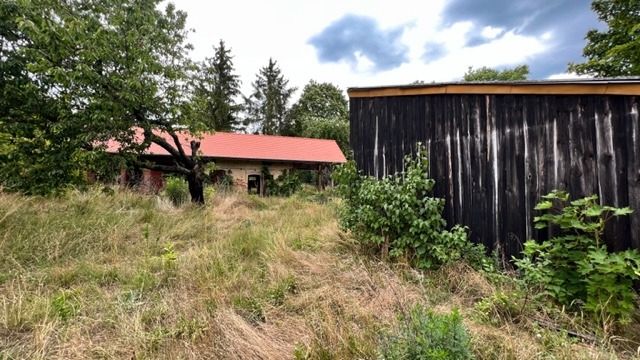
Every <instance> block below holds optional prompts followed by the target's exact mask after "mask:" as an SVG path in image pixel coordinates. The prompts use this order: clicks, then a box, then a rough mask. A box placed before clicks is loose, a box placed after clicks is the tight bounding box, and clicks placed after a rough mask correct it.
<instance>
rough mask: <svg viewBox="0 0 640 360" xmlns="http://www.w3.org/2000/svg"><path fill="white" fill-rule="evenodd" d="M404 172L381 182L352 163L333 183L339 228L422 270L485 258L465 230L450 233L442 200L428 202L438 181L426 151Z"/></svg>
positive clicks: (407, 160) (458, 228)
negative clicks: (472, 255) (431, 174)
mask: <svg viewBox="0 0 640 360" xmlns="http://www.w3.org/2000/svg"><path fill="white" fill-rule="evenodd" d="M404 168H405V169H406V170H405V171H404V172H403V173H400V174H397V175H393V176H388V177H385V178H383V179H381V180H378V179H376V178H373V177H370V176H362V175H361V174H359V173H358V171H357V170H356V166H355V164H354V163H353V162H348V163H347V164H345V165H342V166H340V167H338V168H337V169H336V171H334V180H335V181H336V182H337V192H338V194H339V195H341V196H342V198H343V199H344V201H343V206H342V207H341V209H340V212H339V215H340V223H341V226H342V227H343V228H344V229H346V230H349V231H351V232H352V234H353V235H354V236H355V237H356V238H357V239H358V240H360V241H361V242H362V243H363V244H365V245H367V246H374V248H376V249H378V250H380V251H381V252H382V254H383V256H386V255H387V254H389V255H390V256H392V257H400V256H405V257H407V258H408V259H409V260H410V261H411V262H412V263H414V264H415V265H417V266H418V267H420V268H433V267H437V266H440V265H442V264H446V263H449V262H452V261H455V260H458V259H460V258H462V257H465V256H466V255H467V254H469V253H475V254H478V253H483V252H484V250H483V248H482V245H472V244H471V243H470V242H469V241H468V239H467V233H466V229H465V228H464V227H461V226H457V225H456V226H454V227H453V228H452V229H451V230H446V228H445V227H446V221H445V220H444V219H443V218H442V215H441V213H442V210H443V207H444V200H443V199H440V198H435V197H431V196H430V195H431V192H432V189H433V186H434V185H435V181H434V180H432V179H429V178H428V171H429V164H428V158H427V154H426V150H425V149H424V147H422V146H419V149H418V152H417V154H416V155H415V156H414V157H412V156H407V157H406V158H405V166H404ZM476 257H477V256H476Z"/></svg>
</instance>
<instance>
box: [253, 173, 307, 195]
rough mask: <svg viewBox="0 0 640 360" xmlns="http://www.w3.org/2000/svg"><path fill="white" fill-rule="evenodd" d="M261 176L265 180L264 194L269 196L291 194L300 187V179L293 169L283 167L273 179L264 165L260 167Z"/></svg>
mask: <svg viewBox="0 0 640 360" xmlns="http://www.w3.org/2000/svg"><path fill="white" fill-rule="evenodd" d="M262 176H263V177H264V180H265V190H266V194H267V195H270V196H291V195H293V194H294V193H296V192H297V191H299V190H300V189H302V181H300V178H299V177H298V174H297V173H296V172H295V171H287V170H286V169H285V170H283V171H282V174H281V175H280V176H278V178H276V179H274V178H273V175H271V173H270V172H269V169H268V168H267V167H266V166H265V167H264V168H263V169H262Z"/></svg>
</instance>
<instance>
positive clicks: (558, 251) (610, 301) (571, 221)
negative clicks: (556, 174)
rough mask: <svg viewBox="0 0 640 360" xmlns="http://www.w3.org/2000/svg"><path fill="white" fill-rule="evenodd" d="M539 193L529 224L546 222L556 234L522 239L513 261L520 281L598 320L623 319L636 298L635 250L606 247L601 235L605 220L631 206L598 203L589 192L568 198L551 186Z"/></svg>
mask: <svg viewBox="0 0 640 360" xmlns="http://www.w3.org/2000/svg"><path fill="white" fill-rule="evenodd" d="M542 198H543V200H542V201H541V202H540V203H538V205H537V206H536V207H535V209H536V210H540V211H543V212H544V214H543V215H541V216H537V217H535V218H534V223H535V227H536V228H537V229H544V228H548V227H551V228H552V231H556V232H557V235H555V236H553V237H552V238H550V239H549V240H546V241H543V242H541V243H538V242H535V241H534V240H529V241H527V242H526V243H525V244H524V250H523V257H522V259H519V260H515V261H514V262H515V264H516V265H517V266H518V268H519V269H520V270H521V271H522V273H523V275H524V278H525V280H526V281H527V282H528V283H530V284H534V285H537V286H540V287H541V288H542V289H543V290H544V291H545V293H546V294H548V295H550V296H551V297H552V298H553V299H555V300H556V301H558V302H559V303H560V304H562V305H567V306H569V307H573V308H582V309H584V310H586V311H588V312H590V313H592V314H594V315H596V317H597V319H599V320H600V321H602V324H603V325H607V324H611V323H612V322H619V323H623V324H624V323H626V322H628V321H629V320H630V319H631V316H632V315H633V312H634V310H635V308H636V303H637V294H636V292H635V290H634V288H633V281H634V280H637V279H638V278H640V253H639V252H638V251H637V250H627V251H622V252H609V251H608V250H607V247H606V244H604V242H603V234H604V230H605V226H606V224H607V222H608V221H609V220H611V219H612V218H614V217H617V216H625V215H628V214H630V213H631V212H632V210H631V209H630V208H628V207H625V208H616V207H612V206H602V205H600V204H599V201H598V197H597V196H595V195H593V196H588V197H585V198H582V199H578V200H574V201H570V200H569V194H568V193H566V192H564V191H553V192H551V193H549V194H548V195H545V196H543V197H542Z"/></svg>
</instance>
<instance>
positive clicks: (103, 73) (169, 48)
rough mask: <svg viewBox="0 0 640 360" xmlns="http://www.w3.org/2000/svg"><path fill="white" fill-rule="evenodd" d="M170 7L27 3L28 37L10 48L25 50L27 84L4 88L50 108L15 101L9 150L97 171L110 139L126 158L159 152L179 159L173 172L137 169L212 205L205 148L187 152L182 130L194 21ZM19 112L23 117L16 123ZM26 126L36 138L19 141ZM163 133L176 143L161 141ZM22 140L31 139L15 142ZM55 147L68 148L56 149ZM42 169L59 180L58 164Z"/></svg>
mask: <svg viewBox="0 0 640 360" xmlns="http://www.w3.org/2000/svg"><path fill="white" fill-rule="evenodd" d="M160 2H161V1H160V0H76V1H58V0H40V1H37V2H35V1H34V2H28V1H21V2H17V4H19V5H18V6H19V11H17V12H16V15H15V23H16V24H17V25H18V30H19V37H18V38H16V37H15V36H14V37H13V38H3V39H2V41H3V44H2V46H3V49H4V48H5V46H8V47H10V48H12V49H15V50H14V51H15V55H14V58H16V59H21V61H24V62H25V66H24V67H23V68H22V70H21V71H22V72H23V75H21V76H18V77H9V78H8V79H6V78H3V80H8V81H9V82H10V83H11V85H9V89H11V87H13V88H25V89H29V91H33V92H34V93H36V94H38V95H39V96H41V97H42V98H44V100H45V102H43V103H42V104H41V106H42V108H41V109H37V107H36V106H25V104H22V103H20V102H19V101H15V100H13V99H12V100H10V103H8V104H6V105H7V106H8V109H5V110H3V111H4V112H3V114H5V115H3V117H2V127H3V130H1V131H0V132H5V133H6V130H5V129H8V131H9V132H10V134H11V135H10V141H12V142H13V143H12V144H10V145H9V147H10V148H12V149H13V150H14V151H16V152H18V155H16V156H17V157H19V158H37V157H38V156H40V155H41V154H48V155H47V156H52V157H55V156H56V155H55V154H52V152H53V151H56V149H57V148H64V149H65V150H67V151H65V152H64V155H63V156H64V159H63V161H61V162H62V163H66V160H68V159H73V158H74V157H75V155H76V154H82V153H83V151H82V150H85V152H86V153H87V156H85V160H83V161H80V162H79V163H87V162H90V161H91V159H92V158H93V156H94V155H96V154H101V153H104V152H101V150H102V147H100V146H96V144H101V143H105V142H106V141H107V140H109V139H115V140H117V141H119V142H120V144H121V151H122V152H123V153H124V154H133V155H136V154H141V153H142V152H143V151H144V150H145V149H146V148H148V147H149V146H150V144H151V143H155V144H157V145H158V146H160V147H162V148H163V149H165V150H166V151H167V152H168V153H169V154H171V156H172V157H173V164H172V165H161V164H154V163H149V162H144V163H142V162H140V161H139V160H136V159H139V158H138V157H136V156H133V157H131V158H130V159H134V160H132V161H136V162H137V164H138V165H139V166H143V167H147V168H150V169H158V170H162V171H169V172H175V173H178V174H182V175H183V176H184V177H185V178H186V179H187V180H188V182H189V189H190V192H191V196H192V200H193V201H195V202H203V201H204V196H203V191H202V190H203V189H202V183H203V180H204V164H203V162H202V159H201V158H200V156H199V147H200V143H199V141H198V140H197V139H191V141H189V143H188V144H182V143H180V141H178V134H177V133H176V127H180V128H185V127H186V125H189V124H190V122H189V118H190V106H189V105H190V104H191V101H190V99H189V96H190V94H191V93H192V89H191V88H190V87H189V81H188V80H189V78H188V73H189V71H190V70H191V69H192V64H191V62H190V61H189V59H188V58H187V51H188V50H189V49H190V48H191V47H190V45H189V44H188V43H187V42H186V38H187V34H188V30H186V29H185V22H186V14H185V13H183V12H181V11H177V10H176V9H175V7H174V6H173V5H172V4H169V5H167V6H166V8H165V9H164V10H159V9H158V6H159V5H160ZM6 42H8V45H6V44H5V43H6ZM3 76H4V75H3ZM21 81H22V82H23V83H21ZM3 86H7V85H3ZM6 89H7V87H5V88H4V89H3V91H7V90H6ZM16 112H20V116H18V117H13V116H12V114H13V113H16ZM6 114H8V115H6ZM25 120H26V121H28V126H30V127H31V128H30V129H29V130H28V131H25V132H23V133H19V131H21V129H23V128H24V126H23V121H25ZM32 120H33V121H32ZM163 132H164V133H165V134H166V136H161V133H163ZM15 134H21V136H22V138H23V139H20V138H18V140H14V139H16V138H15V136H14V135H15ZM166 139H170V140H166ZM55 140H57V141H59V142H60V143H59V144H52V142H53V141H55ZM28 142H32V144H33V145H31V146H30V147H29V148H28V149H23V148H22V147H21V146H20V145H21V143H28ZM186 146H188V147H189V148H186ZM67 154H71V155H67ZM71 164H73V163H71ZM26 165H28V166H32V165H31V164H28V163H27V164H26ZM33 166H34V167H35V169H36V170H38V168H39V167H46V169H44V170H45V172H46V173H49V174H51V175H55V174H56V172H55V171H54V170H52V168H54V167H55V166H56V164H55V163H54V164H43V163H41V162H39V163H37V164H35V165H33ZM59 171H61V172H65V174H64V176H68V175H69V174H66V172H73V171H74V170H73V169H72V168H71V167H69V166H67V167H65V168H62V169H60V170H59ZM75 171H77V170H75ZM4 178H5V177H4V176H2V177H0V179H4ZM3 181H4V180H3Z"/></svg>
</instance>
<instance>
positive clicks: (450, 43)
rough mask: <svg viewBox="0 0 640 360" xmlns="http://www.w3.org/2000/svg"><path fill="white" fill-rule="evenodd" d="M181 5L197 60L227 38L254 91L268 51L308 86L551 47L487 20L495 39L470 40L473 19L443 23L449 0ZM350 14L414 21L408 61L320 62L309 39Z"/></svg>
mask: <svg viewBox="0 0 640 360" xmlns="http://www.w3.org/2000/svg"><path fill="white" fill-rule="evenodd" d="M175 4H176V7H177V8H178V9H181V10H184V11H186V12H187V13H188V15H189V17H188V20H187V25H188V26H189V27H191V28H193V29H195V33H193V34H191V36H190V40H191V42H192V43H193V45H194V46H195V50H194V51H193V54H192V55H193V57H194V59H197V60H200V59H202V58H204V57H205V56H210V55H211V54H212V46H213V45H215V44H217V42H218V41H219V39H224V40H225V42H226V43H227V45H228V46H230V47H231V49H232V54H233V55H234V63H235V67H236V70H237V72H238V74H239V75H240V77H241V80H242V82H243V85H242V90H243V92H244V93H245V94H248V93H249V92H250V90H251V82H253V80H254V78H255V74H256V72H257V71H258V69H259V68H261V67H263V66H265V65H266V64H267V62H268V59H269V57H273V58H274V59H275V60H277V61H278V63H279V65H280V67H281V69H282V71H283V73H284V75H285V77H286V78H288V79H289V80H290V84H291V85H292V86H296V87H298V88H299V89H301V88H302V87H303V86H304V85H305V84H306V83H307V82H308V81H309V80H310V79H315V80H317V81H329V82H333V83H335V84H337V85H338V86H340V87H342V88H343V89H346V88H347V87H350V86H373V85H384V84H399V83H410V82H413V81H415V80H424V81H449V80H455V79H458V78H460V77H461V76H462V75H463V73H464V72H465V71H466V69H467V67H468V66H476V67H477V66H506V65H513V64H521V63H526V61H527V59H528V58H530V57H531V56H533V55H536V54H539V53H541V52H542V51H544V50H545V49H546V47H545V44H544V41H543V40H542V39H539V38H535V37H531V36H523V35H518V34H514V33H512V32H507V33H504V34H502V35H501V36H499V35H500V34H501V33H502V32H503V30H502V29H499V28H492V27H485V28H483V29H482V33H481V35H483V36H485V37H487V38H491V39H493V40H491V41H490V42H489V43H486V44H483V45H480V46H476V47H473V48H469V47H465V42H466V39H467V37H468V35H469V34H468V33H469V32H470V31H471V29H472V28H473V24H472V23H470V22H460V23H456V24H454V25H452V26H451V27H449V28H445V29H440V28H439V27H440V26H441V25H440V24H441V13H442V11H443V8H444V5H445V0H434V1H419V0H410V1H404V2H402V3H401V4H400V3H398V2H390V1H382V0H378V1H368V0H354V1H339V0H326V1H322V2H307V1H304V2H303V1H293V0H272V1H247V0H245V1H227V2H213V1H202V0H177V1H175ZM345 14H356V15H363V16H370V17H372V18H374V19H375V20H376V21H378V23H379V24H380V26H381V27H382V28H393V27H397V26H402V25H408V26H407V27H406V30H405V31H404V33H403V34H402V36H401V38H400V41H401V42H402V43H403V44H405V45H406V46H407V47H408V49H409V50H408V61H407V62H406V63H404V64H403V65H401V66H400V67H398V68H395V69H392V70H388V71H384V72H372V71H371V70H372V65H371V60H370V59H367V58H366V57H365V56H362V54H360V57H359V61H358V66H357V67H356V69H355V70H354V69H353V67H352V66H351V65H350V64H348V63H320V62H319V61H318V59H317V56H316V51H315V49H314V47H313V46H311V45H310V44H309V43H308V41H309V39H310V38H311V37H312V36H314V35H316V34H318V33H319V32H321V31H322V30H323V29H324V28H325V27H327V26H328V25H329V24H330V23H331V22H332V21H335V20H337V19H339V18H341V17H342V16H344V15H345ZM428 42H430V43H437V44H442V45H444V47H445V49H446V52H445V55H444V57H442V58H440V59H437V60H434V61H431V62H429V63H428V64H425V61H424V57H423V56H424V52H425V45H426V44H427V43H428Z"/></svg>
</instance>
